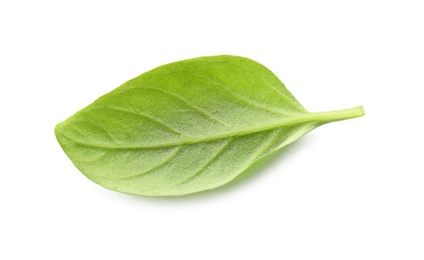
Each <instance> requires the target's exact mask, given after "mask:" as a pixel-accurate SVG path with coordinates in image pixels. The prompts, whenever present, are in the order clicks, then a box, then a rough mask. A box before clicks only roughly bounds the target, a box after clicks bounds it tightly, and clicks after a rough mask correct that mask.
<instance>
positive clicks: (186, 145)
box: [55, 56, 363, 196]
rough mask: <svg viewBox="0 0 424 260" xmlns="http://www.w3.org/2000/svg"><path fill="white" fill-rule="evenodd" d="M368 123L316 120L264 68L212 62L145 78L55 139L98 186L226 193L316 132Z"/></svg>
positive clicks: (230, 59)
mask: <svg viewBox="0 0 424 260" xmlns="http://www.w3.org/2000/svg"><path fill="white" fill-rule="evenodd" d="M229 72H230V73H229ZM246 72H249V74H248V76H247V77H246ZM205 93H206V94H207V96H205ZM361 115H363V109H362V108H360V107H359V108H354V109H350V110H341V111H332V112H325V113H309V112H307V111H306V110H305V109H304V108H303V106H302V105H300V103H299V102H298V101H297V100H296V99H295V98H294V97H293V96H292V95H291V93H290V92H289V91H288V90H287V89H286V88H285V86H284V85H283V84H282V83H281V81H280V80H279V79H278V78H277V77H276V76H275V75H274V74H273V73H272V72H270V71H269V70H268V69H267V68H265V67H264V66H262V65H260V64H259V63H257V62H254V61H252V60H249V59H246V58H241V57H235V56H213V57H201V58H196V59H191V60H185V61H180V62H177V63H171V64H167V65H164V66H161V67H158V68H156V69H153V70H152V71H149V72H146V73H144V74H142V75H140V76H139V77H137V78H135V79H133V80H130V81H128V82H126V83H124V84H123V85H121V86H120V87H118V88H117V89H115V90H114V91H112V92H110V93H108V94H106V95H104V96H102V97H100V98H99V99H98V100H96V101H95V102H94V103H92V104H91V105H89V106H87V107H86V108H84V109H82V110H81V111H79V112H77V113H76V114H75V115H73V116H71V117H70V118H68V119H67V120H65V121H64V122H62V123H60V124H58V125H57V127H56V128H55V133H56V136H57V139H58V141H59V143H60V144H61V146H62V148H63V150H64V151H65V153H66V154H67V155H68V157H69V158H70V159H71V160H72V161H73V163H74V164H75V166H76V167H77V168H78V169H79V170H80V171H81V172H83V173H84V174H85V175H86V176H87V177H88V178H90V179H91V180H93V181H94V182H96V183H99V184H100V185H102V186H104V187H106V188H109V189H113V190H117V191H121V192H126V193H133V194H138V195H144V196H177V195H185V194H189V193H193V192H199V191H202V190H207V189H212V188H215V187H219V186H221V185H224V184H225V183H228V182H230V181H232V180H233V179H234V178H236V177H237V176H238V175H240V174H242V173H243V172H244V171H246V170H248V169H249V167H250V166H251V165H253V164H255V163H256V162H258V161H259V160H261V159H263V158H265V157H267V156H269V155H271V154H274V153H275V152H276V151H278V150H280V149H282V148H283V147H284V146H286V145H288V144H289V143H291V142H293V141H295V140H296V139H298V138H300V137H301V136H303V135H304V134H306V133H307V132H309V131H311V130H312V129H314V128H315V127H318V126H319V125H321V124H324V123H328V122H332V121H338V120H344V119H348V118H353V117H358V116H361Z"/></svg>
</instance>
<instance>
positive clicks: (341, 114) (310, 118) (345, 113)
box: [57, 107, 364, 149]
mask: <svg viewBox="0 0 424 260" xmlns="http://www.w3.org/2000/svg"><path fill="white" fill-rule="evenodd" d="M363 114H364V110H363V108H362V107H355V108H350V109H343V110H335V111H328V112H318V113H305V114H301V115H295V116H292V117H288V118H284V119H282V120H281V121H279V122H275V123H272V124H266V125H263V126H256V127H250V128H245V129H238V130H235V131H231V132H227V133H221V134H216V135H210V136H204V137H194V138H186V139H181V140H180V141H176V142H168V143H158V144H152V145H135V146H121V145H118V144H117V145H116V146H114V145H104V144H94V143H87V142H84V141H80V140H77V139H75V138H74V137H71V136H68V135H66V134H64V133H63V132H61V133H60V134H62V135H63V136H65V137H66V138H69V139H71V140H72V141H74V142H75V143H77V144H80V145H84V146H89V147H95V148H103V149H149V148H166V147H174V146H178V145H189V144H196V143H201V142H210V141H214V140H219V139H224V138H229V137H236V136H244V135H249V134H254V133H259V132H264V131H268V130H272V129H276V128H280V127H283V126H288V125H294V124H299V123H305V122H317V124H324V123H328V122H333V121H340V120H345V119H350V118H355V117H359V116H362V115H363ZM57 131H59V130H57ZM59 132H60V131H59Z"/></svg>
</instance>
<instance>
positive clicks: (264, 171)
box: [122, 136, 312, 204]
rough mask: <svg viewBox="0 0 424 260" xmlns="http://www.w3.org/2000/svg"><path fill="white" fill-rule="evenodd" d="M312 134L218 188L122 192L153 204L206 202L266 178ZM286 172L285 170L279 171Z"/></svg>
mask: <svg viewBox="0 0 424 260" xmlns="http://www.w3.org/2000/svg"><path fill="white" fill-rule="evenodd" d="M311 137H312V136H304V137H303V138H302V139H300V140H297V141H296V142H294V143H292V144H289V145H288V146H286V147H284V148H283V149H282V150H281V151H279V152H278V153H277V154H276V155H275V156H272V157H271V158H269V159H268V160H265V161H264V162H262V163H259V165H258V166H257V167H251V168H252V169H250V170H247V171H246V172H245V173H242V174H241V175H240V176H238V177H237V178H236V179H234V180H233V181H231V182H230V183H227V184H225V185H223V186H221V187H218V188H216V189H212V190H207V191H202V192H198V193H193V194H189V195H185V196H175V197H172V196H169V197H143V196H137V195H132V194H122V196H126V197H129V198H130V199H134V200H135V201H138V202H143V203H148V204H150V203H152V204H187V203H190V204H192V203H197V202H202V203H203V202H204V201H205V200H209V199H216V198H218V197H222V196H228V195H229V194H231V193H233V192H237V191H240V189H242V188H243V187H246V186H248V185H250V184H251V183H252V182H254V181H255V180H257V179H259V178H264V177H265V176H267V175H268V174H270V173H271V172H274V173H276V172H275V171H273V170H274V169H275V168H276V167H277V166H280V165H281V164H284V161H285V160H288V159H289V158H290V156H293V155H294V154H296V152H297V151H298V150H301V149H302V147H303V146H304V145H305V144H306V143H307V142H309V141H310V139H311ZM279 174H284V172H282V173H279Z"/></svg>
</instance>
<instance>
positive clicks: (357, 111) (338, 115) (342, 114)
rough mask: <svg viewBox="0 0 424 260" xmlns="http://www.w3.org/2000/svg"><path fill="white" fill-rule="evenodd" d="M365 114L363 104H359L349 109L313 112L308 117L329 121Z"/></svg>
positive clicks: (324, 121)
mask: <svg viewBox="0 0 424 260" xmlns="http://www.w3.org/2000/svg"><path fill="white" fill-rule="evenodd" d="M363 115H365V110H364V108H363V107H362V106H359V107H354V108H348V109H341V110H333V111H327V112H318V113H311V114H309V115H308V118H309V119H312V120H316V121H322V122H323V123H328V122H335V121H341V120H346V119H351V118H356V117H361V116H363Z"/></svg>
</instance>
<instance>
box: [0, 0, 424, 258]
mask: <svg viewBox="0 0 424 260" xmlns="http://www.w3.org/2000/svg"><path fill="white" fill-rule="evenodd" d="M423 14H424V8H423V7H422V1H372V0H371V1H370V0H367V1H325V0H323V1H274V2H271V1H240V2H234V1H193V2H188V1H183V0H179V1H134V2H128V1H115V2H111V1H99V2H92V1H67V2H65V1H50V2H49V1H1V3H0V88H1V90H0V108H1V109H0V113H1V127H0V133H1V135H0V136H1V142H0V152H1V157H0V158H1V163H0V184H1V188H0V202H1V203H0V211H1V212H0V240H1V241H0V259H326V260H330V259H424V166H423V154H424V151H423V145H424V142H423V131H424V127H423V122H422V121H423V112H424V108H423V107H424V105H423V97H424V95H423V88H424V15H423ZM216 54H234V55H240V56H245V57H249V58H252V59H254V60H257V61H259V62H260V63H262V64H264V65H265V66H267V67H268V68H270V69H271V70H272V71H273V72H274V73H275V74H276V75H277V76H278V77H279V78H280V79H281V80H282V81H283V82H284V83H285V85H286V86H287V87H288V89H289V90H291V92H292V93H293V94H294V95H295V96H296V97H297V98H298V100H299V101H300V102H301V103H302V104H303V105H304V106H305V107H306V108H307V109H309V110H310V111H325V110H333V109H343V108H349V107H355V106H358V105H363V106H364V108H365V110H366V113H367V114H366V116H364V117H362V118H358V119H353V120H349V121H343V122H337V123H332V124H329V125H326V126H323V127H320V128H318V129H316V130H314V131H313V132H311V133H310V134H308V135H307V136H305V137H304V138H302V139H301V140H299V141H297V142H296V143H295V144H293V145H290V146H289V147H288V148H287V149H286V150H285V151H283V152H282V153H281V154H279V155H278V156H277V157H276V159H275V160H273V161H272V162H271V163H270V164H269V165H267V166H266V167H265V168H263V169H262V170H261V171H259V172H258V173H256V174H255V175H253V176H251V177H250V178H248V179H247V180H244V181H242V182H239V183H235V184H232V185H228V186H226V187H224V188H220V189H217V190H215V191H210V192H205V193H201V194H197V195H191V196H186V197H177V198H144V197H137V196H131V195H125V194H120V193H117V192H113V191H110V190H106V189H104V188H101V187H100V186H98V185H96V184H94V183H93V182H91V181H89V180H88V179H87V178H85V177H84V175H82V174H81V173H80V172H79V171H78V170H77V169H76V168H75V167H74V166H73V165H72V163H71V162H70V160H69V159H68V158H67V157H66V155H65V154H64V153H63V151H62V150H61V148H60V147H59V145H58V143H57V142H56V140H55V136H54V133H53V129H54V126H55V125H56V124H57V123H59V122H60V121H63V120H64V119H66V118H67V117H68V116H70V115H72V114H73V113H74V112H76V111H78V110H79V109H81V108H83V107H84V106H86V105H88V104H89V103H91V102H92V101H93V100H94V99H96V98H97V97H99V96H100V95H102V94H105V93H107V92H109V91H111V90H112V89H114V88H115V87H117V86H118V85H120V84H121V83H123V82H125V81H127V80H129V79H131V78H133V77H135V76H137V75H139V74H141V73H143V72H145V71H147V70H150V69H152V68H154V67H156V66H159V65H162V64H165V63H169V62H173V61H176V60H181V59H186V58H192V57H197V56H205V55H216Z"/></svg>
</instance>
